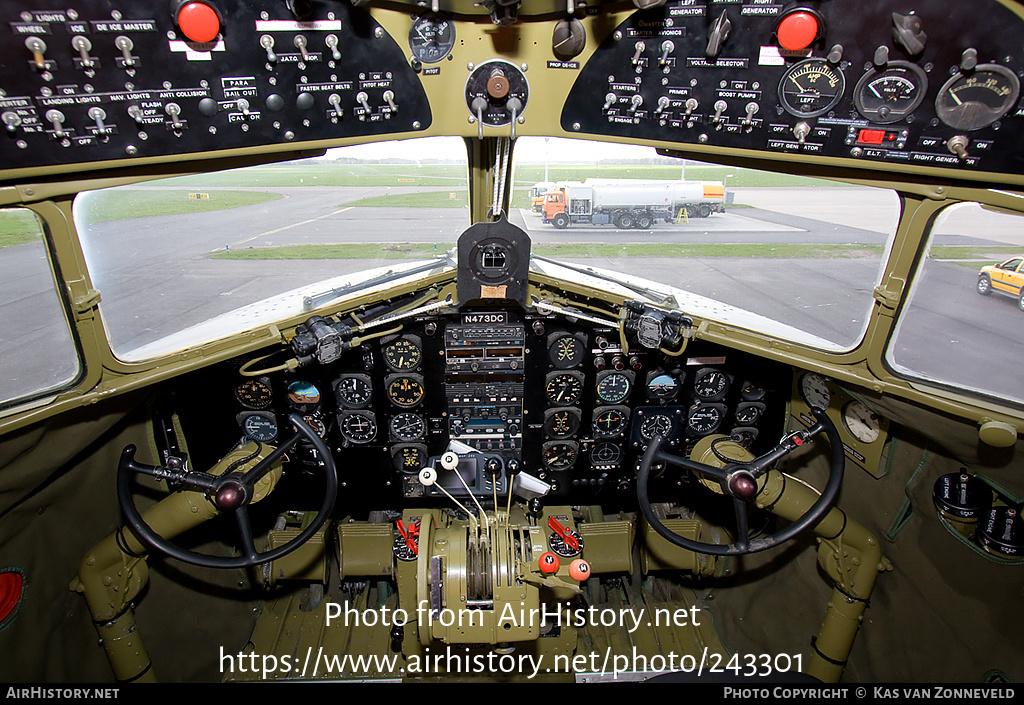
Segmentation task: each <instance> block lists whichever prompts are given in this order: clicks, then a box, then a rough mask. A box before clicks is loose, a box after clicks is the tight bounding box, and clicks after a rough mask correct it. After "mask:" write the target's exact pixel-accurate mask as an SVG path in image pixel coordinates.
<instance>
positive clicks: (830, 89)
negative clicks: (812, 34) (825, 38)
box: [779, 59, 846, 118]
mask: <svg viewBox="0 0 1024 705" xmlns="http://www.w3.org/2000/svg"><path fill="white" fill-rule="evenodd" d="M844 90H846V78H845V77H844V76H843V73H842V71H840V70H839V69H837V68H836V67H834V66H833V65H832V64H830V63H828V62H827V61H825V60H824V59H807V60H806V61H801V62H800V63H799V64H796V65H795V66H792V67H791V68H790V69H789V70H788V71H786V73H784V74H783V76H782V80H781V81H779V101H780V102H781V103H782V107H783V108H784V109H785V110H786V112H788V113H789V114H790V115H795V116H796V117H800V118H811V117H817V116H818V115H824V114H825V113H827V112H828V111H829V110H831V109H832V108H834V107H835V105H836V103H838V102H839V100H840V99H841V98H842V97H843V91H844Z"/></svg>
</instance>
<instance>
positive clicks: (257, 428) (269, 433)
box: [237, 411, 278, 443]
mask: <svg viewBox="0 0 1024 705" xmlns="http://www.w3.org/2000/svg"><path fill="white" fill-rule="evenodd" d="M237 420H238V425H239V426H241V427H242V432H243V433H244V434H245V437H246V438H248V439H250V440H253V441H258V442H260V443H270V442H271V441H273V440H274V439H275V438H277V432H278V428H277V417H276V416H275V415H274V414H273V413H271V412H269V411H253V412H248V413H242V414H239V415H238V417H237Z"/></svg>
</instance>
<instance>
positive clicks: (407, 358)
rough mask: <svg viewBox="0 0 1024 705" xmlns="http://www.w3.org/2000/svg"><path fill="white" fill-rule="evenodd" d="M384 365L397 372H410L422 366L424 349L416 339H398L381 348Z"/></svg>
mask: <svg viewBox="0 0 1024 705" xmlns="http://www.w3.org/2000/svg"><path fill="white" fill-rule="evenodd" d="M381 354H382V355H383V356H384V364H385V365H387V366H388V367H389V368H390V369H391V370H393V371H395V372H409V371H411V370H415V369H416V368H417V367H419V366H420V361H421V360H422V359H423V348H422V347H421V345H420V341H419V340H418V339H416V338H412V337H407V338H398V339H397V340H393V341H391V342H390V343H385V344H384V345H383V346H382V347H381Z"/></svg>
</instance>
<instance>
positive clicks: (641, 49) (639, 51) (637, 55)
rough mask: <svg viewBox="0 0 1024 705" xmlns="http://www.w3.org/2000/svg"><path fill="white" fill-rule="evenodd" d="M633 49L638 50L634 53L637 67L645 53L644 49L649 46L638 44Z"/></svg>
mask: <svg viewBox="0 0 1024 705" xmlns="http://www.w3.org/2000/svg"><path fill="white" fill-rule="evenodd" d="M633 48H634V49H636V51H635V52H634V53H633V65H634V66H636V65H637V64H639V63H640V55H641V54H643V53H644V49H646V48H647V45H646V44H644V43H643V42H637V43H636V44H635V45H634V47H633Z"/></svg>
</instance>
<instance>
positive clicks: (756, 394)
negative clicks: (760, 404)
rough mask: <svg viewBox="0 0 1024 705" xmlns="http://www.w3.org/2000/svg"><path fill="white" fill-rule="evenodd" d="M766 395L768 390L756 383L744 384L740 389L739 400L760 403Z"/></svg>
mask: <svg viewBox="0 0 1024 705" xmlns="http://www.w3.org/2000/svg"><path fill="white" fill-rule="evenodd" d="M767 393H768V390H766V389H765V388H764V386H763V385H761V384H758V383H757V382H744V383H743V386H742V387H741V388H740V399H742V400H743V401H761V400H762V399H764V397H765V395H766V394H767Z"/></svg>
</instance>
